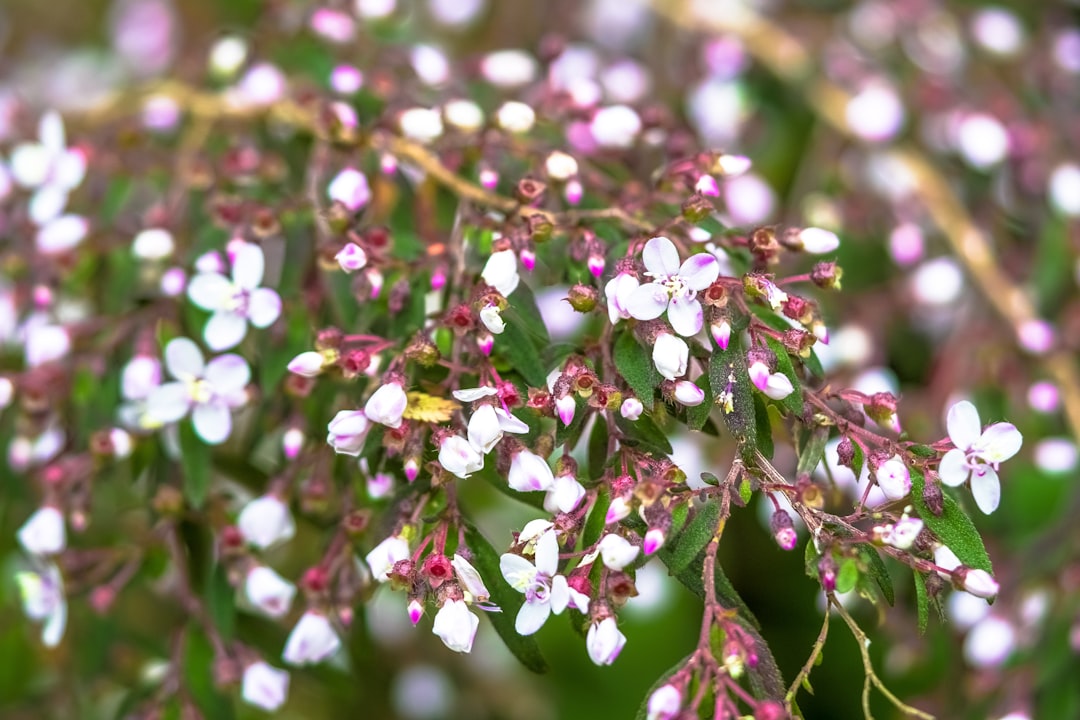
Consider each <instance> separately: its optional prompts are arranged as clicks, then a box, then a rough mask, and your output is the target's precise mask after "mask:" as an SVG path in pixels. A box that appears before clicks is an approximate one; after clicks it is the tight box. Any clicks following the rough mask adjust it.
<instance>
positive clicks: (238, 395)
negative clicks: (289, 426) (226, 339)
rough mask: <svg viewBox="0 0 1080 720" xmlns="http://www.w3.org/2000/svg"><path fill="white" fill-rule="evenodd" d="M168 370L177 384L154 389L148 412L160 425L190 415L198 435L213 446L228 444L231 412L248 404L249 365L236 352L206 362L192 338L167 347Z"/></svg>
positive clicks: (148, 404) (166, 384)
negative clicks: (226, 442) (225, 442)
mask: <svg viewBox="0 0 1080 720" xmlns="http://www.w3.org/2000/svg"><path fill="white" fill-rule="evenodd" d="M165 367H166V368H168V370H169V374H170V375H172V376H173V377H174V378H176V382H169V383H165V384H164V385H160V386H158V387H156V388H154V390H153V392H151V393H150V396H149V397H148V398H147V401H146V402H147V405H146V411H147V413H148V414H149V415H150V417H151V418H153V419H154V420H155V421H157V422H159V423H163V424H164V423H172V422H176V421H178V420H180V419H181V418H183V417H184V416H185V415H187V414H188V412H189V411H190V412H191V419H192V422H193V423H194V425H195V432H196V433H197V434H198V435H199V437H201V438H202V439H203V441H204V442H206V443H208V444H210V445H217V444H219V443H222V442H224V441H225V439H226V438H228V437H229V433H230V432H232V416H231V415H230V410H231V409H233V408H237V407H240V406H242V405H244V404H246V403H247V391H246V387H247V384H248V381H249V380H250V379H251V370H250V369H249V368H248V364H247V362H245V360H244V359H243V358H242V357H240V356H239V355H234V354H232V353H230V354H228V355H220V356H218V357H216V358H214V359H213V360H211V361H210V362H209V363H205V362H204V361H203V356H202V353H201V352H200V351H199V348H198V346H196V345H195V343H194V342H192V341H191V340H189V339H188V338H175V339H173V340H170V341H169V344H168V345H166V346H165Z"/></svg>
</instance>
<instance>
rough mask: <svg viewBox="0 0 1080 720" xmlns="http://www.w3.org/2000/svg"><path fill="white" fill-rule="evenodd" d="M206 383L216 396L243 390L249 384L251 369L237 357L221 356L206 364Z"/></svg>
mask: <svg viewBox="0 0 1080 720" xmlns="http://www.w3.org/2000/svg"><path fill="white" fill-rule="evenodd" d="M206 381H207V382H209V383H210V384H211V385H212V386H213V388H214V392H215V393H217V394H228V393H232V392H235V391H237V390H242V389H244V388H245V387H247V384H248V383H249V382H251V368H249V367H248V364H247V361H246V360H244V358H242V357H240V356H239V355H235V354H233V353H229V354H228V355H221V356H220V357H216V358H214V359H213V360H211V361H210V362H209V364H207V366H206Z"/></svg>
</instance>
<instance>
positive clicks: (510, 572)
mask: <svg viewBox="0 0 1080 720" xmlns="http://www.w3.org/2000/svg"><path fill="white" fill-rule="evenodd" d="M499 570H500V571H501V572H502V576H503V577H504V578H505V579H506V582H507V583H508V584H509V585H510V587H512V588H514V589H515V590H517V591H518V592H520V593H523V592H525V588H526V587H528V586H529V584H530V583H532V581H533V578H535V577H536V567H535V566H534V565H533V564H532V563H531V562H529V561H528V560H526V559H525V558H523V557H521V556H520V555H514V554H513V553H505V554H503V555H502V556H501V557H500V558H499Z"/></svg>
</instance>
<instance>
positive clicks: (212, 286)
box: [187, 272, 236, 312]
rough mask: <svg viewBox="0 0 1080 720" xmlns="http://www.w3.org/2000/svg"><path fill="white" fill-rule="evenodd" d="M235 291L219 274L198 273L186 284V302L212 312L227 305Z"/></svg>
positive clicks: (225, 278)
mask: <svg viewBox="0 0 1080 720" xmlns="http://www.w3.org/2000/svg"><path fill="white" fill-rule="evenodd" d="M235 292H236V289H235V288H234V287H233V284H232V283H231V282H229V279H228V278H227V277H225V276H224V275H221V274H220V273H212V272H210V273H199V274H197V275H196V276H195V277H193V278H191V282H189V283H188V287H187V295H188V300H190V301H191V302H193V303H194V304H195V305H196V306H198V307H200V308H202V309H203V310H209V311H210V312H214V311H215V310H220V309H221V308H223V307H225V306H226V305H228V304H229V303H230V302H231V301H232V298H233V295H234V294H235Z"/></svg>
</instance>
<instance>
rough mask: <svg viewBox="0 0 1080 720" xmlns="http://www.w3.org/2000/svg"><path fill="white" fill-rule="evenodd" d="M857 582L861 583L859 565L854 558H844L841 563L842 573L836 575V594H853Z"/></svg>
mask: <svg viewBox="0 0 1080 720" xmlns="http://www.w3.org/2000/svg"><path fill="white" fill-rule="evenodd" d="M857 582H859V563H857V562H856V561H855V559H854V558H844V559H843V560H841V561H840V572H838V573H837V574H836V592H838V593H846V592H851V591H852V590H854V589H855V583H857Z"/></svg>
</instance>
